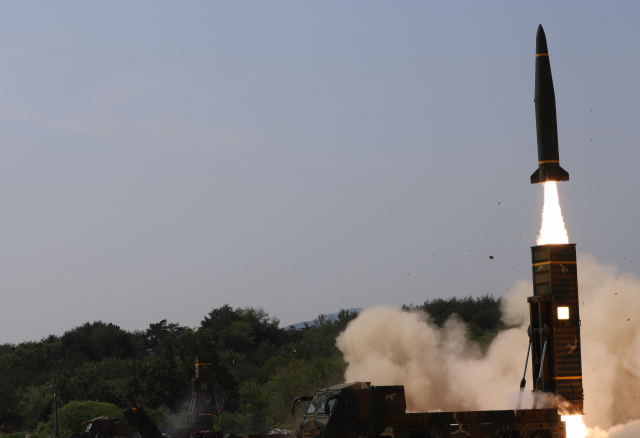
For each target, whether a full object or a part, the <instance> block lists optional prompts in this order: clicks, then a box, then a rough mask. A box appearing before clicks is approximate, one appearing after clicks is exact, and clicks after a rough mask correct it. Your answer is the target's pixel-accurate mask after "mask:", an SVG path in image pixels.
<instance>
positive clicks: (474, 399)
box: [337, 254, 640, 438]
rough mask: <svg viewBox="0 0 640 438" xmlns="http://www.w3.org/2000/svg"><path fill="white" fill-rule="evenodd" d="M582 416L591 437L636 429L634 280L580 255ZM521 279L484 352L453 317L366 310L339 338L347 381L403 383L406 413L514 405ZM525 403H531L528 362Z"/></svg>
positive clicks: (637, 312)
mask: <svg viewBox="0 0 640 438" xmlns="http://www.w3.org/2000/svg"><path fill="white" fill-rule="evenodd" d="M578 283H579V292H580V301H581V305H580V315H581V319H582V331H581V337H582V363H583V365H582V366H583V376H584V378H583V385H584V392H585V417H584V420H585V423H586V424H587V426H588V427H590V428H593V430H591V434H590V437H591V438H602V437H607V438H623V437H631V436H634V437H638V436H640V422H636V421H635V420H638V419H640V279H638V278H637V277H635V276H633V275H631V274H619V273H618V271H617V270H616V268H614V267H612V266H604V265H602V264H600V263H598V261H597V260H596V259H595V257H593V256H589V255H583V254H579V256H578ZM530 295H532V286H531V283H530V282H526V281H518V282H516V284H515V285H514V287H512V288H511V291H510V292H509V293H508V294H506V295H505V296H504V297H503V299H502V312H503V320H504V321H505V323H506V324H507V325H515V326H516V328H512V329H509V330H505V331H503V332H501V333H500V334H499V335H498V336H497V337H496V339H495V340H494V341H493V342H492V344H491V345H490V346H489V348H488V350H487V352H486V353H485V354H483V353H482V352H481V351H480V349H479V348H478V347H477V346H476V345H475V344H473V343H471V342H469V341H468V340H467V338H466V336H465V327H464V324H463V323H462V322H461V321H459V320H458V319H456V318H455V317H454V318H451V319H449V321H447V322H446V323H445V325H444V327H443V328H442V329H439V328H438V327H437V326H435V325H434V324H432V323H431V322H430V321H429V316H428V315H426V314H424V313H421V312H414V313H407V312H403V311H401V310H400V309H397V308H394V307H389V306H378V307H373V308H370V309H366V310H364V311H363V312H361V313H360V315H359V316H358V317H357V318H356V319H355V320H353V321H352V322H351V323H350V324H349V326H348V327H347V329H346V330H345V331H344V332H343V333H341V334H340V336H339V337H338V339H337V346H338V348H339V349H340V350H341V351H342V353H343V354H344V357H345V360H346V361H347V362H348V364H349V365H348V367H347V370H346V373H345V379H346V380H347V381H367V382H369V381H370V382H372V383H373V384H375V385H404V386H405V391H406V397H407V409H408V410H410V411H414V412H415V411H423V412H424V411H433V410H443V411H451V410H479V409H484V410H488V409H513V408H515V405H516V402H517V397H518V390H519V383H520V379H521V378H522V372H523V368H524V359H525V356H526V351H527V345H528V342H529V339H528V336H527V333H526V329H527V326H528V324H529V315H528V304H527V301H526V297H528V296H530ZM526 378H527V388H526V390H525V395H526V397H525V399H524V400H523V404H522V407H523V408H529V407H531V404H532V397H531V391H530V390H531V387H532V380H533V379H532V377H531V368H530V367H529V369H528V370H527V376H526Z"/></svg>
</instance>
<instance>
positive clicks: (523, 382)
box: [516, 338, 531, 411]
mask: <svg viewBox="0 0 640 438" xmlns="http://www.w3.org/2000/svg"><path fill="white" fill-rule="evenodd" d="M530 351H531V338H529V347H527V359H526V360H525V361H524V373H522V380H521V381H520V395H518V405H517V406H516V410H517V411H519V410H520V405H521V404H522V394H523V393H524V386H525V385H526V384H527V381H526V379H525V377H526V376H527V365H528V364H529V352H530Z"/></svg>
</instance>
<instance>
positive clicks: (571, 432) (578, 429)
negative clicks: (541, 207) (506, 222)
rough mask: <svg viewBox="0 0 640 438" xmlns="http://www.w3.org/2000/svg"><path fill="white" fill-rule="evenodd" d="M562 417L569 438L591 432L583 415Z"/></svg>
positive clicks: (575, 437)
mask: <svg viewBox="0 0 640 438" xmlns="http://www.w3.org/2000/svg"><path fill="white" fill-rule="evenodd" d="M554 185H555V183H554ZM560 419H561V420H562V421H564V423H565V425H566V427H567V438H585V437H586V436H587V435H588V434H589V430H587V426H586V425H585V424H584V421H582V415H563V416H562V417H560Z"/></svg>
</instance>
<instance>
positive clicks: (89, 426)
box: [84, 423, 93, 432]
mask: <svg viewBox="0 0 640 438" xmlns="http://www.w3.org/2000/svg"><path fill="white" fill-rule="evenodd" d="M91 426H93V423H89V424H87V428H86V429H85V430H84V431H85V432H91Z"/></svg>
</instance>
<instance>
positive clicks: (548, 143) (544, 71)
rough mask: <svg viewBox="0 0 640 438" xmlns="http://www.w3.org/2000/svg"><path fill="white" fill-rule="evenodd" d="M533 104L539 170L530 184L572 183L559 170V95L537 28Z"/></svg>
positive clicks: (565, 173) (544, 39) (539, 29)
mask: <svg viewBox="0 0 640 438" xmlns="http://www.w3.org/2000/svg"><path fill="white" fill-rule="evenodd" d="M533 100H534V102H535V104H536V130H537V134H538V168H537V169H536V171H535V172H533V175H531V184H537V183H543V182H546V181H569V173H568V172H567V171H566V170H564V169H563V168H562V167H560V155H559V153H558V123H557V120H556V95H555V93H554V91H553V79H552V78H551V64H550V63H549V51H548V50H547V38H546V37H545V35H544V29H542V25H540V26H538V34H537V35H536V90H535V98H534V99H533Z"/></svg>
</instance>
